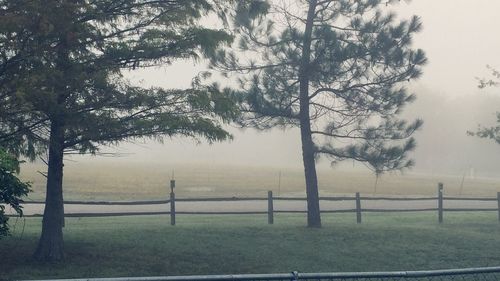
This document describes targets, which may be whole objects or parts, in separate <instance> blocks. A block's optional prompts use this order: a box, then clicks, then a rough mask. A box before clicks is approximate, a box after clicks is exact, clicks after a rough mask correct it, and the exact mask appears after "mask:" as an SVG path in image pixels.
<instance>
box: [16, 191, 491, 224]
mask: <svg viewBox="0 0 500 281" xmlns="http://www.w3.org/2000/svg"><path fill="white" fill-rule="evenodd" d="M170 184H171V192H170V196H169V198H168V199H166V200H146V201H64V204H66V205H95V206H97V205H99V206H120V205H122V206H147V205H169V207H168V208H167V209H166V210H164V211H163V210H160V211H134V212H132V211H123V210H120V211H115V212H81V211H80V212H73V213H66V214H65V217H117V216H149V215H169V216H170V221H171V224H172V225H175V222H176V221H175V220H176V215H267V217H268V223H269V224H273V223H274V214H280V213H281V214H303V213H307V211H306V210H303V209H300V208H303V207H302V206H301V207H298V206H295V208H297V209H290V208H286V207H285V208H283V207H282V208H281V209H280V208H276V207H275V204H274V203H275V202H278V201H301V202H304V201H306V200H307V199H306V198H305V197H290V196H274V195H273V192H272V191H269V192H268V195H267V197H234V196H233V197H206V198H176V196H175V193H174V188H175V181H171V183H170ZM319 200H320V201H334V202H341V201H352V202H354V205H355V206H353V207H354V208H339V209H334V210H332V209H322V210H321V213H356V221H357V223H361V222H362V214H363V213H395V212H401V213H409V212H437V217H438V222H439V223H442V222H443V220H444V212H498V220H499V221H500V192H499V193H497V197H496V198H487V197H453V196H444V195H443V185H442V184H441V183H440V184H439V185H438V192H437V196H423V197H388V196H376V197H369V196H361V195H360V193H359V192H358V193H356V194H355V196H323V197H320V198H319ZM243 201H247V202H250V201H267V210H262V211H259V210H257V211H253V210H252V211H248V210H245V211H237V210H228V211H226V210H224V211H198V210H193V211H190V210H181V211H179V210H176V202H178V203H180V202H186V203H196V202H199V203H202V202H243ZM366 201H391V202H397V201H400V202H410V201H435V202H436V205H435V207H431V206H426V207H421V208H416V207H413V208H411V207H408V208H401V207H399V208H390V209H389V208H385V209H384V208H373V207H372V208H366V207H363V202H366ZM444 201H464V202H465V201H468V202H472V201H475V202H497V204H496V205H497V206H496V207H491V206H490V207H486V206H485V207H483V208H480V207H476V206H474V207H468V208H462V207H453V208H449V207H445V206H444ZM23 204H44V202H43V201H25V202H23ZM12 216H15V215H12ZM41 216H42V215H41V214H29V215H25V217H41Z"/></svg>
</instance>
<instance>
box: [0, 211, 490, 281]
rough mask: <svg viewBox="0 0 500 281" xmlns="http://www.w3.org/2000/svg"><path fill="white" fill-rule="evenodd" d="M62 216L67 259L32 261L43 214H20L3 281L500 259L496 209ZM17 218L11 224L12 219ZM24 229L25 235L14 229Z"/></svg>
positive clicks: (2, 256)
mask: <svg viewBox="0 0 500 281" xmlns="http://www.w3.org/2000/svg"><path fill="white" fill-rule="evenodd" d="M177 221H178V225H177V226H170V225H169V219H168V217H166V216H151V217H121V218H82V219H77V218H69V219H67V220H66V228H65V241H66V253H67V259H66V261H65V262H64V263H59V264H40V263H36V262H33V261H31V260H30V255H31V253H32V251H33V250H34V247H35V245H36V242H37V238H38V235H39V232H40V227H41V220H40V219H26V221H25V229H24V232H22V228H23V224H24V223H23V220H19V221H18V222H17V225H16V229H15V231H14V235H13V236H12V237H9V238H7V239H3V240H0V279H5V280H12V279H18V278H21V279H36V278H81V277H120V276H157V275H191V274H229V273H277V272H290V271H292V270H298V271H301V272H332V271H379V270H420V269H441V268H456V267H476V266H498V265H500V252H499V251H498V249H500V225H499V223H498V220H497V217H496V213H476V214H462V213H456V214H446V216H445V223H444V224H443V225H438V224H437V222H436V214H434V213H421V214H410V213H404V214H368V215H365V216H364V221H363V224H360V225H357V224H356V223H355V218H354V216H353V215H352V214H342V215H338V214H336V215H324V216H323V222H324V227H323V228H322V229H308V228H306V227H304V225H305V219H304V216H303V215H278V216H276V217H275V224H274V225H268V224H267V218H266V216H179V217H178V218H177ZM14 222H15V220H13V221H12V223H13V224H14ZM21 234H22V235H21Z"/></svg>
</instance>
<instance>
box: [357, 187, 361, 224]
mask: <svg viewBox="0 0 500 281" xmlns="http://www.w3.org/2000/svg"><path fill="white" fill-rule="evenodd" d="M356 222H357V223H361V196H360V195H359V192H356Z"/></svg>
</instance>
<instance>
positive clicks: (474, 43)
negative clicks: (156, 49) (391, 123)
mask: <svg viewBox="0 0 500 281" xmlns="http://www.w3.org/2000/svg"><path fill="white" fill-rule="evenodd" d="M391 9H393V10H394V11H395V12H396V13H397V14H398V16H399V17H400V18H407V17H408V16H410V15H413V14H415V15H418V16H420V17H421V18H422V21H423V24H424V29H423V31H422V32H421V33H419V34H418V35H417V37H416V38H415V44H414V46H415V47H418V48H422V49H423V50H424V51H425V52H426V54H427V57H428V60H429V63H428V64H427V66H426V67H425V68H424V70H423V71H424V72H423V76H422V78H421V79H420V80H418V81H417V82H412V83H411V84H409V87H410V88H411V89H412V90H413V92H414V93H415V94H416V95H417V101H415V102H414V103H413V104H412V105H410V106H408V107H407V108H406V110H405V111H404V113H403V115H404V116H405V117H408V118H409V119H411V118H416V117H418V118H422V119H423V120H424V122H425V123H424V126H423V128H422V129H421V130H420V131H419V132H418V133H417V134H415V137H416V139H417V148H416V150H415V151H414V152H413V153H412V157H413V158H414V159H415V161H416V166H415V167H414V168H413V171H415V172H422V173H430V174H452V175H462V174H464V173H471V172H473V173H474V174H475V175H476V176H484V177H500V157H498V155H500V144H496V143H494V142H493V141H490V140H483V139H478V138H474V137H470V136H467V134H466V132H467V131H468V130H472V131H474V130H475V129H476V128H477V126H478V124H483V125H494V124H495V120H496V116H495V112H496V111H497V110H500V88H496V89H495V88H493V89H483V90H480V89H478V87H477V85H478V81H477V78H476V77H484V76H486V75H488V70H487V69H486V65H488V64H489V65H491V66H493V67H499V66H500V52H499V50H500V36H498V27H499V26H500V18H499V17H498V11H500V1H496V0H475V1H470V0H439V1H436V0H414V1H411V2H408V1H401V3H400V4H399V5H397V6H396V7H394V8H391ZM201 70H203V66H202V65H197V66H195V65H194V64H193V62H176V63H174V64H173V65H171V66H169V67H165V68H161V69H147V70H141V71H134V72H131V73H127V77H129V78H130V79H131V80H133V81H135V82H137V83H142V84H143V85H145V86H148V85H156V86H163V87H167V88H173V87H176V88H183V87H187V86H189V83H190V81H191V78H192V77H193V76H194V75H195V74H196V73H197V72H199V71H201ZM221 82H222V83H224V81H221ZM228 129H229V130H230V131H231V132H232V133H233V135H234V140H232V141H229V142H226V143H215V144H212V145H209V144H206V143H204V142H202V143H196V142H195V141H193V140H189V139H183V138H173V139H168V140H166V141H165V143H164V144H163V145H162V144H157V143H151V142H143V143H136V144H131V143H124V144H122V145H120V146H119V147H116V148H113V149H112V150H111V151H115V152H119V153H121V154H122V156H121V157H118V158H116V157H115V158H103V157H98V158H89V157H73V160H77V161H120V162H122V161H125V162H126V161H128V162H152V163H166V164H167V163H168V164H170V165H172V164H175V163H182V164H189V163H197V164H200V163H201V164H207V165H216V164H225V165H228V164H229V165H245V166H262V167H300V166H301V152H300V139H299V133H298V130H296V129H292V130H286V131H282V130H272V131H265V132H257V131H255V130H251V129H250V130H244V131H243V130H240V129H238V128H236V127H234V126H229V127H228ZM319 167H320V169H330V165H329V162H328V161H327V160H326V159H322V160H321V159H320V161H319ZM352 167H354V168H362V167H363V166H362V165H361V164H353V163H352V162H349V163H345V164H343V165H341V166H339V167H336V169H351V168H352Z"/></svg>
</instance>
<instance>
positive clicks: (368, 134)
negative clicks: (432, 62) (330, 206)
mask: <svg viewBox="0 0 500 281" xmlns="http://www.w3.org/2000/svg"><path fill="white" fill-rule="evenodd" d="M390 2H392V1H382V0H360V1H352V0H335V1H333V0H308V1H305V0H285V1H270V2H269V3H262V2H261V3H255V2H253V3H245V2H243V3H241V4H240V5H239V6H238V9H239V11H240V12H239V14H240V15H243V14H245V13H246V14H254V13H255V11H258V10H261V9H263V8H265V9H268V14H267V16H260V17H255V19H254V20H248V18H245V17H242V18H236V20H235V25H234V27H235V29H236V32H237V33H238V34H239V35H240V36H239V39H238V40H236V41H237V43H238V45H237V46H236V47H235V48H237V49H235V50H230V49H226V50H223V51H220V52H218V55H217V57H216V59H214V60H213V61H212V66H213V67H214V68H215V69H218V70H220V71H222V73H223V74H225V75H230V74H231V75H234V76H235V77H237V78H238V81H239V82H240V85H239V89H240V90H238V91H236V95H237V96H238V97H240V99H241V100H240V102H241V104H242V111H243V112H244V113H245V114H244V115H243V116H242V117H243V119H241V120H240V122H241V123H242V124H243V125H244V126H252V127H256V128H260V129H267V128H272V127H276V126H279V127H285V128H287V127H298V128H300V135H301V141H302V156H303V164H304V170H305V181H306V194H307V210H308V226H310V227H320V226H321V217H320V209H319V199H318V198H319V193H318V183H317V175H316V166H315V164H316V163H315V161H316V159H317V158H318V157H319V156H322V155H323V156H326V157H328V158H329V159H330V160H331V161H332V162H333V163H336V162H338V161H342V160H346V159H354V160H357V161H360V162H363V163H365V164H366V165H367V166H369V167H371V168H372V169H373V170H374V171H375V172H376V173H377V174H380V173H383V172H384V171H389V170H399V169H404V168H407V167H410V166H411V165H412V164H413V162H412V161H411V160H410V159H408V156H407V155H408V154H407V152H408V151H411V150H412V149H413V148H414V147H415V141H414V139H413V138H411V135H412V133H413V132H414V131H415V130H417V129H418V128H419V127H420V126H421V125H422V121H420V120H416V121H414V122H411V123H409V122H406V121H404V120H401V119H400V118H399V117H398V114H399V113H400V112H401V110H402V108H403V107H404V106H405V105H406V104H408V103H409V102H411V101H412V100H413V99H414V95H413V94H410V93H409V92H408V90H407V88H406V85H407V83H408V81H410V80H412V79H416V78H418V77H419V76H420V74H421V66H422V65H423V64H425V62H426V58H425V55H424V52H423V51H422V50H419V49H418V50H415V49H412V48H411V44H412V37H413V35H414V34H415V33H417V32H418V31H419V30H420V29H421V27H422V24H421V22H420V20H419V18H418V17H416V16H415V17H412V18H411V19H409V20H405V21H398V20H396V16H395V15H394V14H392V13H389V12H387V11H386V9H387V6H388V5H389V4H391V3H390Z"/></svg>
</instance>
